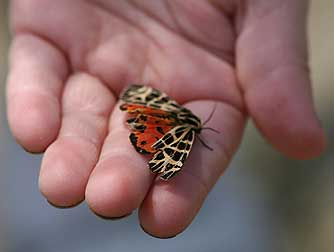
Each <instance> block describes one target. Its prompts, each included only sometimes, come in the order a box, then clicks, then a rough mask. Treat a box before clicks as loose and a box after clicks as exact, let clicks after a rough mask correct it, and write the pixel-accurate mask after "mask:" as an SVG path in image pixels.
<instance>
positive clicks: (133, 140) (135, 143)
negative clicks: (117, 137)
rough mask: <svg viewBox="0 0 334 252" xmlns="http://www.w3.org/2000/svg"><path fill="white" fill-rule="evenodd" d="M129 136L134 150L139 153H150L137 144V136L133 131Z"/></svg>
mask: <svg viewBox="0 0 334 252" xmlns="http://www.w3.org/2000/svg"><path fill="white" fill-rule="evenodd" d="M129 138H130V142H131V143H132V145H133V147H135V149H136V151H138V152H139V153H141V154H150V153H149V152H148V151H146V150H144V149H142V148H140V147H139V146H138V144H137V143H138V137H137V136H136V135H135V134H134V133H131V134H130V136H129Z"/></svg>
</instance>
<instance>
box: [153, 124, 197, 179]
mask: <svg viewBox="0 0 334 252" xmlns="http://www.w3.org/2000/svg"><path fill="white" fill-rule="evenodd" d="M194 139H195V131H194V130H193V129H192V128H189V127H185V126H177V127H175V128H173V129H171V130H170V131H169V132H168V133H167V134H165V135H164V136H163V137H162V138H160V139H159V140H158V141H157V142H156V143H155V144H154V145H153V146H152V147H153V148H155V149H156V150H158V151H157V153H155V155H154V156H153V158H152V159H151V160H150V161H149V168H150V170H151V171H152V172H154V173H161V175H160V178H162V179H163V180H169V179H170V178H172V177H173V176H174V175H175V174H176V173H178V172H179V171H180V170H181V169H182V167H183V165H184V162H185V161H186V159H187V158H188V155H189V152H190V150H191V148H192V145H193V143H194Z"/></svg>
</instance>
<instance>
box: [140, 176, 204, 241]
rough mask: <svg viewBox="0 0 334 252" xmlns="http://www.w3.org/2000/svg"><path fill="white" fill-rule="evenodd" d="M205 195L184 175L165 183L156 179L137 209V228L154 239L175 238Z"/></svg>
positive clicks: (191, 218) (192, 180)
mask: <svg viewBox="0 0 334 252" xmlns="http://www.w3.org/2000/svg"><path fill="white" fill-rule="evenodd" d="M185 178H186V179H185ZM201 189H203V190H201ZM206 195H207V191H206V190H205V189H204V188H203V187H202V185H201V184H199V183H198V182H196V179H194V177H192V176H189V174H187V173H185V172H183V174H182V176H181V175H179V176H178V177H175V178H173V179H172V180H170V181H167V182H166V181H162V180H160V179H159V180H157V182H156V183H155V186H154V187H153V188H152V189H151V191H150V192H149V194H148V195H147V197H146V198H145V201H144V202H143V204H142V205H141V207H140V209H139V220H140V225H141V227H142V229H143V230H144V231H145V232H146V233H148V234H150V235H151V236H153V237H156V238H160V239H168V238H172V237H175V236H177V235H178V234H180V233H182V232H183V231H184V230H185V229H186V228H187V227H188V226H189V225H190V223H191V222H192V220H193V219H194V218H195V216H196V214H197V212H198V211H199V209H200V207H201V206H202V203H203V201H204V199H205V197H206Z"/></svg>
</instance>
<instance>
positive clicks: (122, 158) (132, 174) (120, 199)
mask: <svg viewBox="0 0 334 252" xmlns="http://www.w3.org/2000/svg"><path fill="white" fill-rule="evenodd" d="M125 114H126V113H124V112H122V111H120V110H119V108H118V105H117V106H115V108H114V111H113V113H112V115H111V119H110V128H109V134H108V137H107V138H106V140H105V142H104V144H103V148H102V151H101V156H100V159H99V161H98V163H97V165H96V167H95V168H94V171H93V173H92V175H91V177H90V179H89V182H88V185H87V189H86V201H87V203H88V205H89V206H90V208H91V209H92V211H93V212H95V213H97V214H98V215H101V216H104V217H120V216H124V215H128V214H129V213H131V212H132V211H133V210H134V209H136V208H138V207H139V205H140V204H141V202H142V201H143V199H144V197H145V195H146V193H147V191H148V189H149V187H150V185H151V183H152V181H153V178H154V176H153V175H152V174H151V172H150V171H149V169H148V167H147V161H148V159H147V158H146V157H145V156H144V155H141V154H139V153H137V152H136V151H135V149H134V148H133V146H132V145H131V143H130V141H129V130H128V129H127V127H126V125H125V117H126V115H125Z"/></svg>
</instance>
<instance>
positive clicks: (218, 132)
mask: <svg viewBox="0 0 334 252" xmlns="http://www.w3.org/2000/svg"><path fill="white" fill-rule="evenodd" d="M202 130H211V131H213V132H215V133H217V134H220V133H221V132H220V131H218V130H216V129H213V128H210V127H204V128H202Z"/></svg>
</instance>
